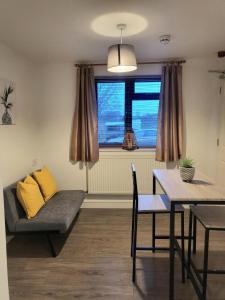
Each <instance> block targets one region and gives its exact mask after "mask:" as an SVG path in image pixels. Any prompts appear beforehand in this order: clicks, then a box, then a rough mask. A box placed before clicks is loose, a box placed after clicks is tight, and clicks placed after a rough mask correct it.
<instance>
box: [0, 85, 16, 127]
mask: <svg viewBox="0 0 225 300" xmlns="http://www.w3.org/2000/svg"><path fill="white" fill-rule="evenodd" d="M13 91H14V89H13V87H12V86H11V85H9V86H8V87H6V88H5V89H4V92H3V95H2V96H0V97H1V100H2V103H1V104H2V105H3V106H4V108H5V111H4V113H3V115H2V124H4V125H11V124H12V118H11V115H10V113H9V110H10V109H11V108H12V107H13V103H12V102H9V95H10V94H12V93H13Z"/></svg>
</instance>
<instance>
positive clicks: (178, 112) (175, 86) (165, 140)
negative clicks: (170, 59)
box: [156, 64, 184, 162]
mask: <svg viewBox="0 0 225 300" xmlns="http://www.w3.org/2000/svg"><path fill="white" fill-rule="evenodd" d="M182 102H183V101H182V66H181V65H179V64H168V65H165V66H163V68H162V83H161V92H160V105H159V117H158V136H157V146H156V160H157V161H164V162H172V161H175V162H176V161H178V160H179V159H180V158H181V156H182V154H183V140H184V138H183V127H184V126H183V103H182Z"/></svg>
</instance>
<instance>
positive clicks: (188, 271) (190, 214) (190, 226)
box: [187, 207, 193, 278]
mask: <svg viewBox="0 0 225 300" xmlns="http://www.w3.org/2000/svg"><path fill="white" fill-rule="evenodd" d="M192 218H193V216H192V211H191V207H190V213H189V231H188V261H187V265H188V267H187V277H188V278H189V273H190V265H191V263H190V261H191V242H192V227H193V226H192Z"/></svg>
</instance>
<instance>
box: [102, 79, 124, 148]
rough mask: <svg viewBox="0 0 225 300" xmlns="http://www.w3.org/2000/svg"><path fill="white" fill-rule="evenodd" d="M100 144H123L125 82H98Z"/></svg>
mask: <svg viewBox="0 0 225 300" xmlns="http://www.w3.org/2000/svg"><path fill="white" fill-rule="evenodd" d="M97 96H98V99H97V101H98V138H99V144H117V143H118V144H121V143H122V142H123V138H124V128H125V124H124V115H125V82H98V83H97Z"/></svg>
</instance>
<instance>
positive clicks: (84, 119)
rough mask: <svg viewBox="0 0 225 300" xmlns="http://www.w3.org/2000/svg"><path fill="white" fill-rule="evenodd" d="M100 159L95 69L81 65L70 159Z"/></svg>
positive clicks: (78, 76)
mask: <svg viewBox="0 0 225 300" xmlns="http://www.w3.org/2000/svg"><path fill="white" fill-rule="evenodd" d="M98 159H99V145H98V116H97V101H96V92H95V79H94V70H93V68H92V67H90V66H87V65H81V66H79V67H78V68H77V84H76V104H75V111H74V117H73V126H72V135H71V147H70V160H71V161H74V162H77V161H81V162H92V163H94V162H96V161H98Z"/></svg>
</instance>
